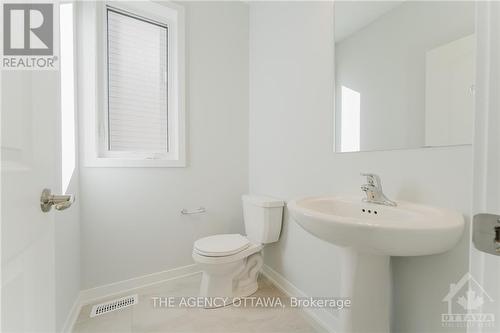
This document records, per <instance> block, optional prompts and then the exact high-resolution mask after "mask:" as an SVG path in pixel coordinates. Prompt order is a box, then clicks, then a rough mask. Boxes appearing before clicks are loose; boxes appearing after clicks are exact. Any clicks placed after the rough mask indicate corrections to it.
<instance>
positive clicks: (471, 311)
mask: <svg viewBox="0 0 500 333" xmlns="http://www.w3.org/2000/svg"><path fill="white" fill-rule="evenodd" d="M443 302H446V303H447V304H448V312H447V313H443V314H441V323H442V325H443V326H444V327H495V314H494V313H485V312H483V309H484V308H485V307H486V306H487V305H488V303H494V300H493V298H491V296H490V295H489V294H488V293H487V292H486V291H485V290H484V288H483V287H482V286H481V284H480V283H479V282H477V281H476V279H474V277H473V276H472V275H471V274H470V273H466V274H465V275H464V276H463V277H462V278H461V279H460V280H459V281H458V282H457V283H452V284H450V290H449V292H448V294H447V295H446V296H445V297H444V298H443Z"/></svg>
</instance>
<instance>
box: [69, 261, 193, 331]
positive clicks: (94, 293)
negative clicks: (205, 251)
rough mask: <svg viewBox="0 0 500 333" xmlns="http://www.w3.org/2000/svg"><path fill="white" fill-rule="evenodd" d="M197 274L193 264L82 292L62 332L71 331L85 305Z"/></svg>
mask: <svg viewBox="0 0 500 333" xmlns="http://www.w3.org/2000/svg"><path fill="white" fill-rule="evenodd" d="M199 272H200V270H199V269H198V267H197V265H194V264H193V265H187V266H183V267H178V268H174V269H170V270H168V271H163V272H158V273H153V274H148V275H143V276H139V277H136V278H132V279H128V280H124V281H118V282H114V283H110V284H106V285H104V286H100V287H95V288H91V289H86V290H82V291H80V294H79V295H78V297H77V298H76V300H75V303H74V304H73V306H72V307H71V311H70V312H69V314H68V317H67V318H66V321H65V322H64V325H63V329H62V332H63V333H69V332H71V331H72V330H73V326H74V325H75V322H76V320H77V319H78V315H79V314H80V310H81V309H82V307H83V306H85V305H87V304H90V303H93V302H95V301H97V300H99V299H102V298H106V297H110V296H113V295H116V294H122V293H126V292H128V291H132V290H134V289H137V288H143V287H147V286H150V285H154V284H157V283H161V282H164V281H167V280H173V279H177V278H181V277H184V276H189V275H193V274H197V273H199Z"/></svg>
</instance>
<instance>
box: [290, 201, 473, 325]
mask: <svg viewBox="0 0 500 333" xmlns="http://www.w3.org/2000/svg"><path fill="white" fill-rule="evenodd" d="M397 204H398V205H397V206H395V207H392V206H384V205H377V204H371V203H366V202H363V201H362V200H361V198H358V197H348V196H334V197H312V198H304V199H299V200H293V201H291V202H289V203H288V204H287V207H288V210H289V212H290V215H291V216H292V218H293V219H294V220H295V221H296V222H297V223H298V224H299V225H301V226H302V227H303V228H304V229H305V230H306V231H308V232H309V233H311V234H313V235H314V236H316V237H318V238H321V239H323V240H325V241H328V242H330V243H333V244H335V245H338V246H341V248H340V249H339V250H340V251H341V253H342V255H341V256H340V258H341V260H340V262H338V263H332V264H335V265H338V266H339V272H340V281H342V283H341V294H342V295H341V296H342V297H345V298H348V299H350V300H351V304H352V305H351V307H350V308H349V309H348V311H343V312H342V313H341V315H340V316H341V317H340V319H341V320H340V324H341V325H342V328H341V329H340V330H339V332H344V333H374V332H377V333H378V332H380V333H387V332H390V315H391V314H390V309H391V282H390V281H391V269H390V257H391V256H421V255H429V254H436V253H441V252H445V251H447V250H449V249H451V248H452V247H453V246H455V244H456V243H457V242H458V240H459V239H460V237H461V236H462V233H463V230H464V219H463V217H462V216H461V215H460V214H458V213H456V212H452V211H449V210H445V209H440V208H435V207H430V206H424V205H417V204H413V203H409V202H402V201H398V202H397Z"/></svg>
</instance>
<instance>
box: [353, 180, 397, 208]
mask: <svg viewBox="0 0 500 333" xmlns="http://www.w3.org/2000/svg"><path fill="white" fill-rule="evenodd" d="M361 176H364V177H366V182H367V183H366V184H364V185H361V190H362V191H363V192H365V194H366V198H365V199H363V201H364V202H369V203H374V204H379V205H386V206H397V204H396V203H395V202H394V201H392V200H389V199H387V197H386V196H385V194H384V192H383V191H382V182H381V181H380V177H379V176H378V175H376V174H373V173H362V174H361Z"/></svg>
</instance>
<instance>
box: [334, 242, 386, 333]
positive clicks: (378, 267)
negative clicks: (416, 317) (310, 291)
mask: <svg viewBox="0 0 500 333" xmlns="http://www.w3.org/2000/svg"><path fill="white" fill-rule="evenodd" d="M342 257H343V259H342V267H341V268H342V271H341V291H342V297H346V298H350V299H351V302H352V305H351V307H350V309H347V310H343V312H342V314H341V318H342V325H343V328H342V332H345V333H389V332H390V315H391V270H390V257H389V256H379V255H374V254H367V253H361V252H358V251H355V250H353V249H344V251H343V256H342Z"/></svg>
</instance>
